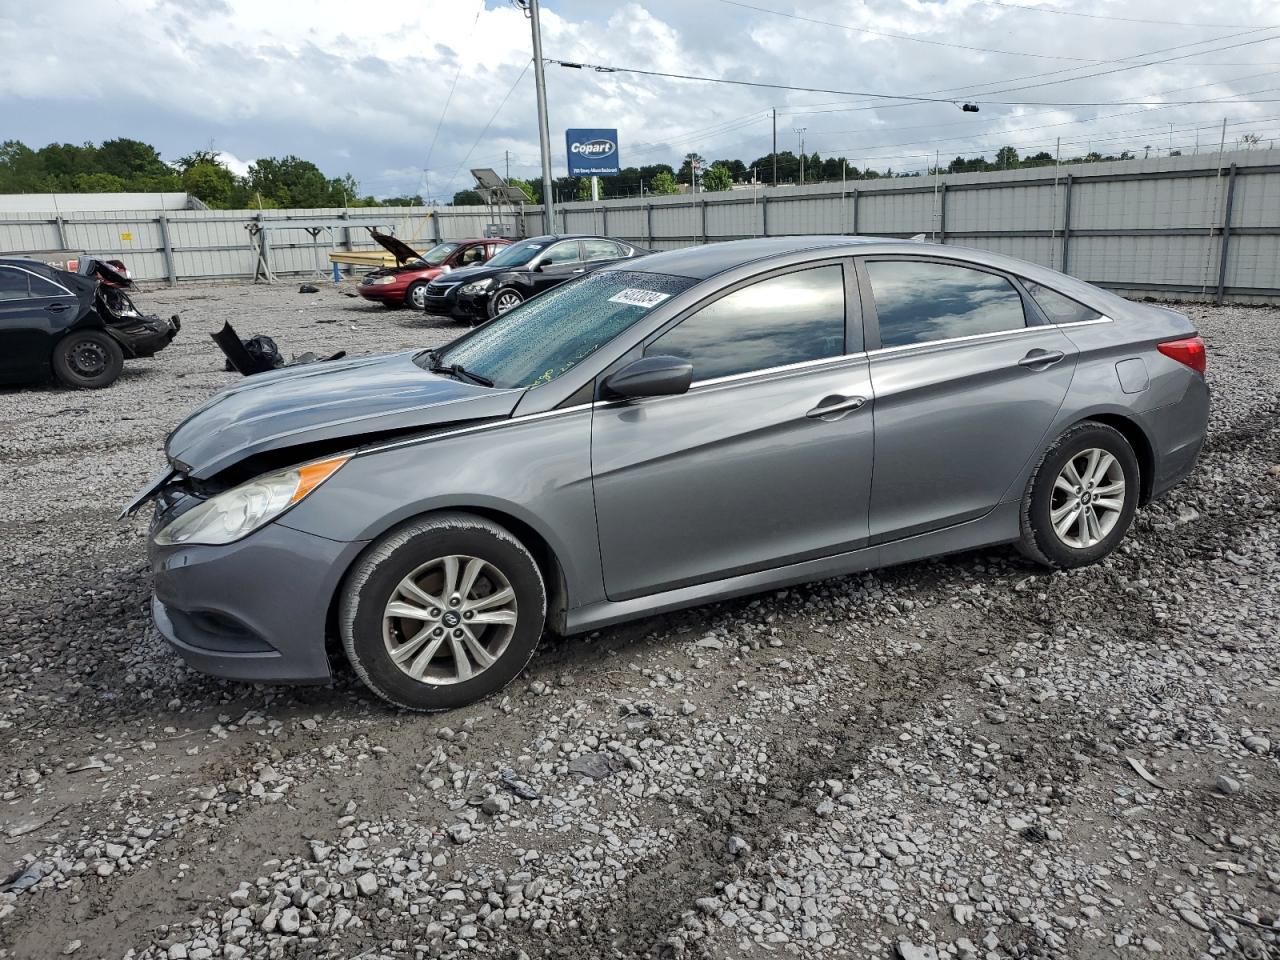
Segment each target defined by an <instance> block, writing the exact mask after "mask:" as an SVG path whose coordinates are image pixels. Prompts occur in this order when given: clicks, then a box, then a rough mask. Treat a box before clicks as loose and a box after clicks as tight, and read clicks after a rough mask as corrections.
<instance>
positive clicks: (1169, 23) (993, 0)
mask: <svg viewBox="0 0 1280 960" xmlns="http://www.w3.org/2000/svg"><path fill="white" fill-rule="evenodd" d="M972 2H973V3H981V4H983V5H984V6H989V7H1004V8H1005V9H1008V10H1021V11H1023V12H1025V13H1049V14H1053V15H1054V16H1059V17H1084V18H1086V19H1089V20H1112V21H1116V22H1118V23H1150V24H1155V25H1157V26H1162V27H1204V28H1208V29H1211V30H1231V29H1235V28H1243V27H1249V26H1250V24H1247V23H1188V22H1186V21H1185V20H1143V19H1140V18H1138V17H1109V16H1107V15H1106V14H1101V13H1080V12H1078V11H1075V10H1059V9H1057V8H1056V7H1037V6H1029V5H1027V4H1022V3H1005V2H1003V0H972ZM1272 26H1280V24H1273V25H1272ZM1264 29H1268V30H1269V29H1271V27H1266V28H1264Z"/></svg>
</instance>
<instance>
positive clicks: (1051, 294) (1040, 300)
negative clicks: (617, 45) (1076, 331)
mask: <svg viewBox="0 0 1280 960" xmlns="http://www.w3.org/2000/svg"><path fill="white" fill-rule="evenodd" d="M1027 293H1029V294H1031V297H1032V299H1033V300H1035V302H1036V303H1037V304H1039V305H1040V309H1041V310H1043V311H1044V313H1045V316H1047V317H1048V318H1049V322H1050V323H1080V322H1081V321H1083V320H1097V319H1098V318H1099V317H1100V316H1102V314H1100V313H1099V312H1098V311H1097V310H1094V309H1092V308H1091V307H1086V306H1085V305H1084V304H1083V303H1077V302H1076V301H1075V300H1072V299H1071V298H1070V297H1064V296H1063V295H1062V294H1060V293H1059V292H1058V291H1057V290H1050V289H1049V288H1048V287H1042V286H1041V285H1040V284H1038V283H1029V282H1028V283H1027Z"/></svg>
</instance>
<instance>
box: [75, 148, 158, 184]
mask: <svg viewBox="0 0 1280 960" xmlns="http://www.w3.org/2000/svg"><path fill="white" fill-rule="evenodd" d="M96 154H97V155H96V157H95V158H94V165H95V167H96V168H97V169H98V170H101V171H103V172H104V173H111V174H114V175H115V176H117V177H119V178H120V179H121V180H123V181H124V182H125V183H127V184H129V185H130V186H135V185H136V186H142V185H143V183H144V182H145V181H146V180H147V179H149V178H160V177H166V176H170V175H172V173H173V171H172V170H171V169H170V168H169V165H168V164H167V163H165V162H164V161H163V160H161V159H160V154H159V153H157V152H156V148H155V147H153V146H151V144H149V143H143V142H142V141H141V140H130V139H128V138H126V137H120V138H118V139H116V140H104V141H103V143H102V146H100V147H98V149H97V151H96Z"/></svg>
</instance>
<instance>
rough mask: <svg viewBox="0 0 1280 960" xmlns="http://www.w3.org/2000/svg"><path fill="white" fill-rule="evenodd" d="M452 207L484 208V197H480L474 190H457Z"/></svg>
mask: <svg viewBox="0 0 1280 960" xmlns="http://www.w3.org/2000/svg"><path fill="white" fill-rule="evenodd" d="M453 205H454V206H455V207H482V206H484V197H482V196H480V194H479V192H478V191H476V190H459V191H458V192H457V193H455V194H454V195H453Z"/></svg>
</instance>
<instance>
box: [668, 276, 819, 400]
mask: <svg viewBox="0 0 1280 960" xmlns="http://www.w3.org/2000/svg"><path fill="white" fill-rule="evenodd" d="M645 353H646V354H650V355H652V354H662V355H668V356H674V357H683V358H685V359H686V360H689V361H690V362H691V363H692V364H693V379H694V380H711V379H713V378H715V377H728V376H733V375H734V374H738V373H750V372H751V371H753V370H766V369H768V368H769V367H782V366H786V365H787V364H789V363H801V362H803V361H805V360H820V359H823V358H824V357H838V356H840V355H841V354H843V353H844V272H843V270H842V269H841V268H840V267H839V266H838V265H834V266H829V267H816V268H814V269H812V270H802V271H800V272H798V273H788V274H784V275H783V276H780V277H772V278H771V279H769V280H761V281H760V282H759V283H753V284H752V285H751V286H749V287H743V288H742V289H741V290H735V291H734V292H733V293H731V294H729V295H728V296H725V297H721V298H720V299H719V300H717V301H715V303H712V304H710V305H709V306H706V307H704V308H703V309H701V310H699V311H698V312H697V313H695V314H694V315H693V316H691V317H689V318H688V319H686V320H684V321H682V322H681V323H680V325H679V326H677V327H674V328H673V329H671V330H669V331H667V332H666V333H664V334H663V335H662V336H661V337H659V338H658V339H657V340H655V341H653V343H651V344H649V346H648V347H647V348H645Z"/></svg>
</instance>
